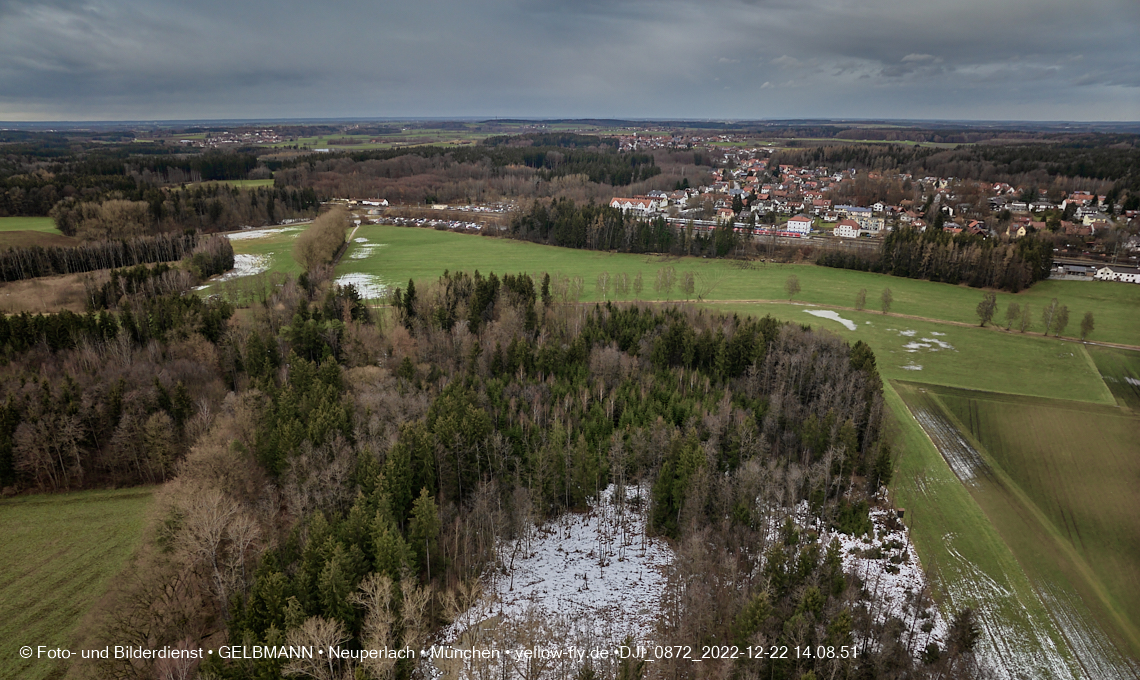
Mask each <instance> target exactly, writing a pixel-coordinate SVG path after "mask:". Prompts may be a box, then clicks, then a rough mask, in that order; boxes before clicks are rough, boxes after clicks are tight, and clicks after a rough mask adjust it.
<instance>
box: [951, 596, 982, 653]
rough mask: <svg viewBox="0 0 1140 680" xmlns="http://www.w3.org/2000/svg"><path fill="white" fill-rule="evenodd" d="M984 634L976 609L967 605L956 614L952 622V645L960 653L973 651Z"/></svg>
mask: <svg viewBox="0 0 1140 680" xmlns="http://www.w3.org/2000/svg"><path fill="white" fill-rule="evenodd" d="M981 636H982V629H981V628H980V627H979V626H978V617H977V615H976V614H974V610H973V609H971V608H969V607H966V608H965V609H962V610H961V611H959V612H958V613H957V614H955V615H954V621H953V622H952V623H951V624H950V646H951V647H952V648H953V649H954V651H955V652H957V653H958V654H964V653H966V652H969V651H972V650H973V649H974V647H975V646H977V644H978V639H979V638H980V637H981Z"/></svg>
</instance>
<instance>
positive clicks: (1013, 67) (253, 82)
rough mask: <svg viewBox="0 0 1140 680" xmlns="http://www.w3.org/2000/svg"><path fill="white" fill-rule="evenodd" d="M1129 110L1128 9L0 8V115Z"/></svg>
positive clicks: (1139, 42)
mask: <svg viewBox="0 0 1140 680" xmlns="http://www.w3.org/2000/svg"><path fill="white" fill-rule="evenodd" d="M400 116H408V117H420V116H440V117H446V116H456V117H460V116H462V117H469V116H480V117H482V116H487V117H515V116H517V117H626V118H666V117H669V118H688V117H691V118H716V119H762V118H824V117H847V118H937V119H974V120H978V119H986V120H1000V119H1005V120H1009V119H1016V120H1117V121H1120V120H1126V121H1136V120H1140V1H1138V0H1082V1H1081V2H1073V0H1001V1H1000V2H993V0H654V1H652V2H650V1H648V0H561V1H555V0H420V1H419V2H392V1H390V0H372V1H363V0H331V1H330V2H313V1H312V0H306V1H304V2H301V1H298V0H275V1H274V2H268V1H266V0H227V1H225V2H223V1H221V0H179V1H177V2H175V1H153V0H151V1H148V0H0V120H9V121H16V120H155V119H209V118H291V117H400Z"/></svg>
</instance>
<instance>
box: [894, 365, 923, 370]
mask: <svg viewBox="0 0 1140 680" xmlns="http://www.w3.org/2000/svg"><path fill="white" fill-rule="evenodd" d="M899 368H901V369H902V370H904V371H921V370H922V366H919V365H918V364H914V363H911V364H907V365H906V366H899Z"/></svg>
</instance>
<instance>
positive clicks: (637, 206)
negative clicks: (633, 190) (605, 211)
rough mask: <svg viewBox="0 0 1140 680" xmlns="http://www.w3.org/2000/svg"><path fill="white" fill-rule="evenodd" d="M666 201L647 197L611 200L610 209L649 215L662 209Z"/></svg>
mask: <svg viewBox="0 0 1140 680" xmlns="http://www.w3.org/2000/svg"><path fill="white" fill-rule="evenodd" d="M665 203H667V201H665V200H663V199H657V198H651V197H649V196H634V197H633V198H617V197H615V198H613V199H611V200H610V207H611V208H617V209H618V210H621V211H622V212H630V211H633V212H639V213H651V212H653V211H655V210H657V209H659V208H664V207H665V205H664V204H665Z"/></svg>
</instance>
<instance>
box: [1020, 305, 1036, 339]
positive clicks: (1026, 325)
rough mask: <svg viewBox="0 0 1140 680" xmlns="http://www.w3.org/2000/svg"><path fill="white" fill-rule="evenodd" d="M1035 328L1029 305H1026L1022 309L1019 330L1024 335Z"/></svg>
mask: <svg viewBox="0 0 1140 680" xmlns="http://www.w3.org/2000/svg"><path fill="white" fill-rule="evenodd" d="M1032 326H1033V317H1032V315H1030V313H1029V305H1028V304H1026V305H1025V306H1024V307H1022V308H1021V322H1020V323H1019V324H1018V325H1017V330H1019V331H1021V332H1022V333H1024V332H1025V331H1027V330H1029V329H1030V328H1031V327H1032Z"/></svg>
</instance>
